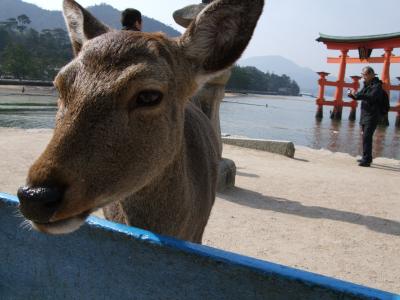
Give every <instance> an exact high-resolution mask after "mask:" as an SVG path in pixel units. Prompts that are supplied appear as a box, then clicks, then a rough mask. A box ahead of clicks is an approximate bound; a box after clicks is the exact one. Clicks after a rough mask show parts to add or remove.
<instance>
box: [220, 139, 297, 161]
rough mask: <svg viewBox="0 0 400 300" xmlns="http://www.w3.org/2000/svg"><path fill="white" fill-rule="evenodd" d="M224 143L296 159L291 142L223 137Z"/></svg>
mask: <svg viewBox="0 0 400 300" xmlns="http://www.w3.org/2000/svg"><path fill="white" fill-rule="evenodd" d="M222 142H223V143H224V144H229V145H234V146H239V147H245V148H250V149H256V150H262V151H268V152H272V153H276V154H281V155H285V156H287V157H291V158H293V157H294V153H295V151H296V149H295V147H294V144H293V143H292V142H289V141H273V140H262V139H249V138H234V137H223V138H222Z"/></svg>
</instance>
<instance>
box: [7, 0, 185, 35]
mask: <svg viewBox="0 0 400 300" xmlns="http://www.w3.org/2000/svg"><path fill="white" fill-rule="evenodd" d="M88 10H89V11H90V12H91V13H93V15H95V16H96V17H97V18H99V19H100V20H101V21H102V22H104V23H106V24H107V25H109V26H111V27H113V28H117V29H119V28H121V25H120V16H121V12H120V11H119V10H117V9H115V8H113V7H112V6H110V5H107V4H100V5H95V6H91V7H89V8H88ZM22 14H25V15H27V16H28V17H29V18H30V19H31V21H32V23H31V24H30V26H31V27H32V28H34V29H36V30H39V31H40V30H42V29H54V28H64V29H65V23H64V18H63V16H62V14H61V11H49V10H45V9H42V8H40V7H38V6H36V5H34V4H30V3H26V2H23V1H21V0H0V21H4V20H7V19H8V18H15V17H17V16H19V15H22ZM143 25H144V26H143V30H144V31H147V32H154V31H162V32H165V33H166V34H168V35H169V36H173V37H174V36H179V35H181V33H180V32H179V31H177V30H175V29H173V28H172V27H170V26H167V25H165V24H163V23H161V22H159V21H157V20H154V19H151V18H148V17H146V16H143Z"/></svg>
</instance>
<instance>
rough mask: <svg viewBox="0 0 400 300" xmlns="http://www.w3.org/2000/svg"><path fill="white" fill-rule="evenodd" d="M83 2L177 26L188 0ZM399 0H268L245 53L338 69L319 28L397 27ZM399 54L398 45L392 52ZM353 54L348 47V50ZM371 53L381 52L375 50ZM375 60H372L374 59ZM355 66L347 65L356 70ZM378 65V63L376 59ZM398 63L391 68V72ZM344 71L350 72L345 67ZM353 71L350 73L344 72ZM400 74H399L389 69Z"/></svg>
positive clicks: (344, 32) (51, 4)
mask: <svg viewBox="0 0 400 300" xmlns="http://www.w3.org/2000/svg"><path fill="white" fill-rule="evenodd" d="M24 1H26V2H30V3H34V4H37V5H38V6H40V7H42V8H45V9H49V10H61V7H62V0H52V1H48V0H24ZM78 2H79V3H80V4H81V5H83V6H90V5H94V4H100V3H107V4H109V5H112V6H113V7H115V8H117V9H119V10H123V9H125V8H127V7H134V8H137V9H139V10H140V11H141V12H142V13H143V14H144V15H146V16H148V17H151V18H154V19H157V20H159V21H161V22H163V23H165V24H167V25H171V26H173V27H174V28H176V29H178V30H180V31H182V30H183V29H182V28H180V27H179V25H176V24H175V22H174V20H173V19H172V13H173V12H174V11H175V10H176V9H179V8H182V7H184V6H186V5H190V4H196V3H199V2H200V1H198V2H196V1H191V0H131V1H128V0H98V1H97V0H81V1H78ZM399 2H400V1H399V0H379V1H377V0H269V1H268V0H267V1H266V6H265V9H264V13H263V15H262V17H261V20H260V22H259V24H258V27H257V29H256V32H255V35H254V37H253V40H252V42H251V44H250V45H249V47H248V49H247V50H246V52H245V53H244V57H250V56H262V55H281V56H283V57H285V58H288V59H290V60H292V61H294V62H296V63H297V64H298V65H300V66H305V67H309V68H311V69H313V70H315V71H321V70H324V71H328V72H332V73H333V74H336V73H337V69H338V66H337V65H328V64H327V63H326V57H327V56H328V55H329V56H335V55H338V52H335V51H328V50H326V48H325V46H324V45H323V44H321V43H318V42H316V41H315V39H316V38H317V37H318V33H319V32H322V33H325V34H331V35H341V36H349V35H350V36H351V35H371V34H382V33H391V32H397V31H400V22H399V20H398V18H399V17H398V15H399V12H398V8H399ZM395 53H396V54H400V52H399V51H396V52H395ZM350 54H353V53H350ZM373 54H374V56H375V55H381V54H382V52H381V51H378V50H376V51H375V52H374V53H373ZM373 66H374V65H373ZM359 68H361V67H360V66H354V67H351V68H350V72H353V71H354V72H357V73H359V72H358V71H359V70H358V69H359ZM376 69H377V71H379V70H380V67H378V65H376ZM398 70H400V68H398V67H396V68H392V73H394V72H396V71H398ZM350 72H349V73H350ZM348 75H353V74H348ZM392 75H393V76H400V74H392Z"/></svg>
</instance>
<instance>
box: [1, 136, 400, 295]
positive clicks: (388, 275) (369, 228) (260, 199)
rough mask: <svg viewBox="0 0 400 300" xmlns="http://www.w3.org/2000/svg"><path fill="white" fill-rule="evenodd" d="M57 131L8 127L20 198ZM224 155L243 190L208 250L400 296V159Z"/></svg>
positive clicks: (13, 182) (222, 213) (7, 168)
mask: <svg viewBox="0 0 400 300" xmlns="http://www.w3.org/2000/svg"><path fill="white" fill-rule="evenodd" d="M51 133H52V130H45V129H33V130H21V129H5V128H0V169H1V173H0V191H2V192H7V193H11V194H15V193H16V190H17V188H18V186H20V185H22V184H23V183H24V180H25V176H26V173H27V170H28V168H29V165H30V164H31V163H32V162H33V160H34V159H35V158H36V157H37V156H38V155H39V154H40V152H41V151H42V150H43V149H44V147H45V145H46V144H47V142H48V141H49V138H50V136H51ZM224 157H227V158H230V159H232V160H234V161H235V162H236V166H237V177H236V187H235V188H233V189H230V190H228V191H226V192H224V193H221V194H218V198H217V200H216V203H215V206H214V208H213V211H212V215H211V218H210V220H209V223H208V225H207V228H206V231H205V234H204V238H203V243H204V244H206V245H210V246H213V247H218V248H221V249H225V250H229V251H233V252H237V253H241V254H245V255H248V256H253V257H256V258H260V259H263V260H268V261H271V262H275V263H279V264H285V265H289V266H292V267H296V268H299V269H303V270H307V271H311V272H316V273H320V274H324V275H328V276H332V277H335V278H338V279H343V280H347V281H352V282H354V283H358V284H362V285H367V286H370V287H374V288H379V289H383V290H387V291H392V292H396V293H400V258H399V257H400V255H399V253H400V217H399V216H400V189H399V182H400V180H399V179H400V161H398V160H393V159H385V158H377V159H375V160H374V164H373V165H372V167H371V168H361V167H358V166H357V164H356V162H355V158H354V157H352V156H350V155H348V154H344V153H332V152H329V151H326V150H313V149H309V148H306V147H296V155H295V159H290V158H287V157H284V156H280V155H275V154H271V153H267V152H261V151H257V150H250V149H244V148H238V147H234V146H228V145H224Z"/></svg>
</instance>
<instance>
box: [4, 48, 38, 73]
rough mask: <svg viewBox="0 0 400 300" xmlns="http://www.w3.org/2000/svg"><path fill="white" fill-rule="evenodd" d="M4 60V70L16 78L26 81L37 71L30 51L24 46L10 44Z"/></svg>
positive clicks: (5, 51) (6, 49)
mask: <svg viewBox="0 0 400 300" xmlns="http://www.w3.org/2000/svg"><path fill="white" fill-rule="evenodd" d="M2 58H3V64H2V67H3V70H4V71H5V72H7V73H11V74H13V75H14V77H15V78H18V79H25V78H26V77H27V76H28V75H29V74H31V73H33V72H34V70H35V66H34V65H33V61H32V59H31V56H30V55H29V51H27V50H26V49H25V47H23V46H22V45H18V44H9V45H8V46H7V47H6V48H5V50H4V52H3V55H2Z"/></svg>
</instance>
